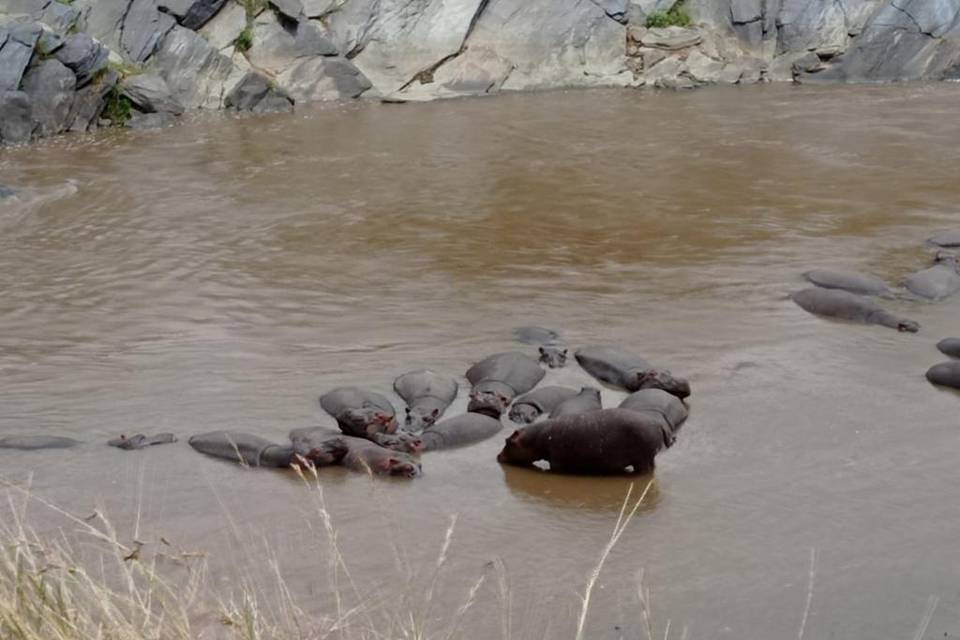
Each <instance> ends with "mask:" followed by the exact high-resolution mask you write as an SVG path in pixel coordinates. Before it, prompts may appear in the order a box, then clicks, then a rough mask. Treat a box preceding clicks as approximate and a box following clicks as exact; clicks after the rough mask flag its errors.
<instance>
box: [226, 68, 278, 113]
mask: <svg viewBox="0 0 960 640" xmlns="http://www.w3.org/2000/svg"><path fill="white" fill-rule="evenodd" d="M224 107H226V108H227V109H235V110H237V111H254V112H256V113H268V112H276V111H292V110H293V102H292V101H291V100H290V98H289V97H287V96H286V95H285V94H284V93H283V92H282V91H280V90H278V89H277V88H276V87H274V86H272V85H271V84H270V82H269V81H268V80H267V79H266V78H265V77H263V75H261V74H260V73H257V72H248V73H247V74H246V76H245V77H244V78H243V80H242V81H241V82H240V83H239V84H238V85H237V86H236V87H235V88H234V89H233V91H231V92H230V93H229V95H227V97H226V98H225V99H224Z"/></svg>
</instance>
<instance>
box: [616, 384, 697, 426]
mask: <svg viewBox="0 0 960 640" xmlns="http://www.w3.org/2000/svg"><path fill="white" fill-rule="evenodd" d="M620 408H621V409H629V410H630V411H649V412H653V413H659V414H660V415H661V416H663V419H664V420H666V421H667V424H669V425H670V428H671V429H673V432H674V433H676V432H677V430H679V429H680V427H681V426H682V425H683V423H684V422H686V421H687V417H688V416H689V415H690V411H689V410H688V409H687V407H686V405H684V404H683V401H682V400H679V399H678V398H677V397H676V396H673V395H671V394H669V393H667V392H666V391H663V390H662V389H641V390H640V391H634V392H633V393H631V394H630V395H629V396H627V397H626V398H624V400H623V402H621V403H620Z"/></svg>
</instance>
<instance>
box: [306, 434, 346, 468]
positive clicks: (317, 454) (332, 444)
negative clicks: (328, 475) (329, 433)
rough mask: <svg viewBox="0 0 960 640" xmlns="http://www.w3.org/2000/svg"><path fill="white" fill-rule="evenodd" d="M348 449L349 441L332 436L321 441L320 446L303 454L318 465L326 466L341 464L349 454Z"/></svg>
mask: <svg viewBox="0 0 960 640" xmlns="http://www.w3.org/2000/svg"><path fill="white" fill-rule="evenodd" d="M347 450H348V449H347V443H346V442H344V441H343V439H342V438H331V439H330V440H327V441H326V442H323V443H321V444H320V446H319V447H314V448H313V449H310V451H308V452H307V453H305V454H303V457H304V458H306V459H307V460H309V461H310V462H311V463H312V464H313V465H314V466H316V467H326V466H330V465H334V464H340V461H341V460H343V457H344V456H345V455H347Z"/></svg>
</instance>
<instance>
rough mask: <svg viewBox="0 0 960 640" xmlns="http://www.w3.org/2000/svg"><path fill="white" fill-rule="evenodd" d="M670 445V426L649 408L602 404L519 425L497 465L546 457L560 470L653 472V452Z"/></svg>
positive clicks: (555, 469) (574, 471) (528, 461)
mask: <svg viewBox="0 0 960 640" xmlns="http://www.w3.org/2000/svg"><path fill="white" fill-rule="evenodd" d="M672 444H673V434H672V432H671V429H670V426H669V425H668V424H667V423H666V421H665V420H663V419H662V418H658V417H657V416H655V415H654V414H652V413H641V412H638V411H629V410H627V409H602V410H600V411H592V412H590V413H581V414H579V415H573V416H563V417H562V418H555V419H552V420H545V421H544V422H540V423H537V424H532V425H529V426H526V427H522V428H521V429H518V430H517V431H514V432H513V434H512V435H511V436H510V437H509V438H507V439H506V443H505V444H504V447H503V450H502V451H501V452H500V455H498V456H497V461H498V462H500V463H501V464H514V465H518V466H530V465H532V464H533V463H534V462H537V461H540V460H546V461H547V462H549V463H550V470H551V471H553V472H560V473H597V474H609V473H625V472H626V471H627V468H628V467H630V468H631V470H632V472H633V473H644V474H645V473H652V472H653V469H654V457H655V456H656V455H657V453H659V452H660V451H662V450H663V449H666V448H668V447H669V446H670V445H672Z"/></svg>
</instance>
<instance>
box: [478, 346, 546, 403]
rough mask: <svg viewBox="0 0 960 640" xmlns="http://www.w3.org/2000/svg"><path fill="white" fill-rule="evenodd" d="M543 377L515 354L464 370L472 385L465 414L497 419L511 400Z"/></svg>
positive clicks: (537, 367) (528, 360) (537, 368)
mask: <svg viewBox="0 0 960 640" xmlns="http://www.w3.org/2000/svg"><path fill="white" fill-rule="evenodd" d="M543 376H544V372H543V369H541V368H540V365H538V364H537V361H536V360H534V359H533V358H531V357H529V356H527V355H524V354H522V353H520V352H518V351H508V352H507V353H498V354H496V355H492V356H490V357H489V358H485V359H483V360H481V361H480V362H478V363H477V364H475V365H473V366H472V367H470V369H468V370H467V380H469V381H470V384H472V385H473V389H472V390H471V391H470V404H469V405H468V406H467V411H473V412H476V413H484V414H487V415H489V416H491V417H494V418H498V419H499V418H500V416H501V415H502V414H503V412H504V411H506V410H507V407H508V406H509V405H510V402H511V401H512V400H513V399H514V398H515V397H517V396H518V395H520V394H523V393H526V392H527V391H530V390H531V389H533V388H534V387H535V386H537V383H538V382H540V380H541V379H543Z"/></svg>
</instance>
